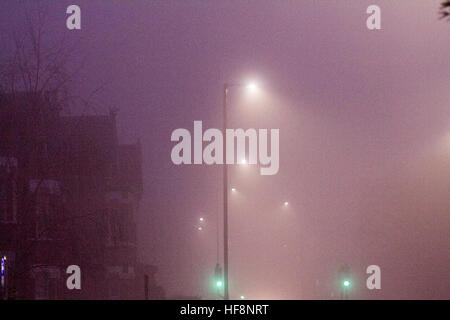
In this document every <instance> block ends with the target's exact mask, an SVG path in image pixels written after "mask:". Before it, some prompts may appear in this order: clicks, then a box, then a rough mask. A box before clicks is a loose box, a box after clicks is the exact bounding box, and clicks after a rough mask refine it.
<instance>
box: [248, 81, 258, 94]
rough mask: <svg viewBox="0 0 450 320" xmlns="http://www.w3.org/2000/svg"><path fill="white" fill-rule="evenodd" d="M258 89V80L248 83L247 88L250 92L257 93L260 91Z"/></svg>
mask: <svg viewBox="0 0 450 320" xmlns="http://www.w3.org/2000/svg"><path fill="white" fill-rule="evenodd" d="M258 89H259V87H258V84H257V83H256V82H250V83H249V84H247V90H248V92H250V93H255V92H257V91H258Z"/></svg>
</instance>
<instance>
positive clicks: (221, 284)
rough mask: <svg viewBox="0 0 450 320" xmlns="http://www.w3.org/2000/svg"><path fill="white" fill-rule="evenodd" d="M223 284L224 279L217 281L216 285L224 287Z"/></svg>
mask: <svg viewBox="0 0 450 320" xmlns="http://www.w3.org/2000/svg"><path fill="white" fill-rule="evenodd" d="M222 286H223V282H222V281H220V280H218V281H216V287H217V288H222Z"/></svg>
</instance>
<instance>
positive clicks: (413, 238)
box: [0, 0, 450, 299]
mask: <svg viewBox="0 0 450 320" xmlns="http://www.w3.org/2000/svg"><path fill="white" fill-rule="evenodd" d="M44 4H45V8H46V13H47V18H48V19H49V23H48V35H49V37H51V38H56V35H58V36H59V35H61V34H65V36H66V37H68V38H69V39H73V40H77V41H79V47H78V48H77V50H76V54H77V55H79V57H80V58H82V59H84V60H85V67H84V69H83V70H82V71H81V73H80V74H79V79H78V80H79V81H78V83H79V85H78V86H77V88H76V90H77V91H78V92H80V93H82V94H83V93H84V94H88V93H89V92H90V90H92V88H95V87H98V86H99V85H101V84H104V88H103V89H102V90H101V91H100V92H99V93H98V94H97V96H96V101H97V103H98V104H99V105H100V107H99V108H98V109H97V110H95V111H96V112H98V113H107V112H108V109H110V108H118V109H120V111H119V113H118V126H119V137H120V139H121V141H122V142H135V141H136V140H137V139H138V138H140V139H141V143H142V148H143V161H144V163H143V175H144V188H145V192H144V198H143V201H142V204H141V209H140V213H139V216H138V217H137V222H138V231H139V234H138V237H139V248H140V253H141V256H142V258H143V259H144V260H145V261H147V262H148V263H151V264H154V265H156V266H158V267H159V272H158V280H159V282H160V283H161V284H162V285H163V286H164V287H165V289H166V290H167V292H168V295H169V296H173V295H177V294H183V295H190V296H191V295H201V296H203V297H210V295H209V291H210V286H211V283H210V277H211V276H212V274H213V272H214V266H215V264H216V256H217V252H216V234H217V215H218V214H219V216H220V215H221V208H222V197H221V192H222V189H221V184H222V176H221V169H222V168H221V167H220V166H211V167H208V166H206V165H202V166H175V165H173V164H172V162H171V159H170V151H171V148H172V147H173V145H174V144H173V143H172V142H171V141H170V135H171V132H172V131H173V130H174V129H176V128H187V129H189V130H190V131H191V132H192V130H193V121H194V120H202V121H203V126H204V128H210V127H213V128H220V127H221V121H222V109H221V107H222V106H221V103H222V91H221V90H222V85H223V83H224V82H226V81H246V80H248V79H257V80H258V81H259V82H260V83H261V84H263V85H264V92H265V93H264V96H263V97H262V98H261V101H259V102H258V103H246V101H245V99H244V98H243V97H242V95H243V93H242V92H240V91H233V92H232V93H230V95H231V96H230V105H229V108H230V111H229V127H230V128H239V127H242V128H244V129H246V128H251V127H256V128H279V129H280V170H279V173H278V174H277V175H275V176H260V175H259V173H258V171H257V169H256V168H253V167H248V168H241V167H232V168H231V169H230V171H229V181H230V185H231V186H234V187H236V189H237V191H238V192H236V194H233V195H232V196H231V198H230V213H229V214H230V290H231V295H232V297H239V296H240V295H245V296H246V297H248V298H255V299H258V298H268V299H298V298H321V299H327V298H332V292H333V291H334V294H337V289H336V284H335V282H334V281H335V280H336V272H337V270H338V268H339V267H340V266H341V265H342V264H348V265H349V266H350V268H351V270H352V272H353V274H354V279H355V280H354V281H355V289H354V292H352V295H353V297H357V298H370V299H372V298H373V299H380V298H385V299H403V298H413V299H418V298H440V299H444V298H445V299H448V298H450V289H449V288H450V286H449V282H450V281H449V278H450V276H449V270H450V268H449V267H450V265H449V261H450V260H449V238H450V237H449V230H450V225H449V213H450V208H449V205H450V203H449V192H450V171H449V168H450V103H449V101H450V90H449V88H450V38H449V34H450V23H447V22H445V21H442V20H438V15H437V11H438V8H439V1H437V0H436V1H423V0H395V1H392V0H389V1H387V0H370V1H365V0H361V1H359V0H358V1H325V0H322V1H320V0H317V1H312V0H311V1H306V0H305V1H261V0H253V1H244V0H242V1H231V0H229V1H228V0H227V1H226V0H222V1H213V0H210V1H193V0H184V1H137V0H135V1H94V0H89V1H82V0H71V1H44ZM70 4H78V5H79V6H80V7H81V10H82V30H81V31H68V30H67V29H66V28H65V19H66V14H65V8H66V7H67V6H68V5H70ZM371 4H378V5H379V6H380V7H381V9H382V15H381V17H382V30H380V31H369V30H367V28H366V23H365V20H366V17H367V15H366V13H365V12H366V8H367V7H368V6H369V5H371ZM28 5H29V3H28ZM22 8H23V4H22V2H21V1H15V0H10V1H1V2H0V21H1V22H0V25H1V31H2V33H4V32H5V31H8V30H12V29H13V28H14V27H15V26H17V25H18V27H19V28H20V22H19V21H20V16H21V12H22V10H23V9H22ZM53 35H54V36H53ZM91 112H93V111H92V110H91ZM284 201H289V206H288V208H283V202H284ZM200 217H204V218H205V219H206V225H205V228H204V230H202V232H199V231H198V230H197V228H196V226H197V222H198V219H199V218H200ZM219 223H220V225H219V227H220V228H221V226H222V225H221V223H222V220H221V219H220V220H219ZM220 235H221V233H220ZM220 245H222V243H220ZM221 254H222V251H220V255H221ZM371 264H376V265H379V266H380V267H381V271H382V289H381V290H379V291H375V290H374V291H369V290H367V289H366V288H365V281H366V278H367V276H366V275H365V269H366V267H367V266H369V265H371Z"/></svg>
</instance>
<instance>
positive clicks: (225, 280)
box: [222, 84, 230, 300]
mask: <svg viewBox="0 0 450 320" xmlns="http://www.w3.org/2000/svg"><path fill="white" fill-rule="evenodd" d="M227 93H228V84H225V85H224V87H223V131H222V132H223V152H222V153H223V290H224V299H225V300H229V299H230V295H229V291H228V168H227V160H226V151H227V149H226V145H227V135H226V130H227Z"/></svg>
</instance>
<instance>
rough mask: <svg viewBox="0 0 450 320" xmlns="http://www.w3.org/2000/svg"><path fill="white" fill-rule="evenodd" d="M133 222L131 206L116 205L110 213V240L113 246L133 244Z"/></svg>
mask: <svg viewBox="0 0 450 320" xmlns="http://www.w3.org/2000/svg"><path fill="white" fill-rule="evenodd" d="M132 222H133V211H132V207H131V205H129V204H119V203H115V205H114V208H112V209H111V210H110V212H109V239H110V242H111V243H112V244H113V245H117V244H124V243H131V242H133V238H132V234H133V230H132Z"/></svg>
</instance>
